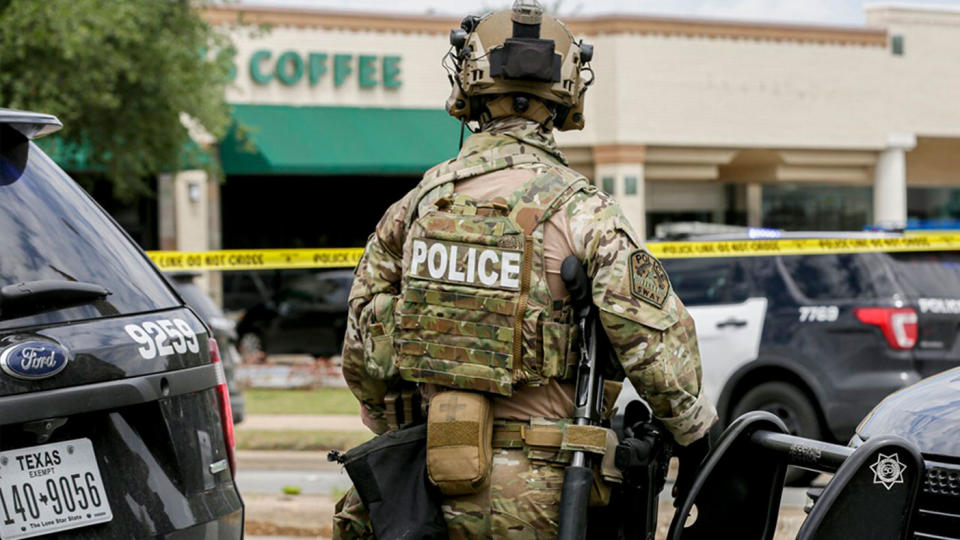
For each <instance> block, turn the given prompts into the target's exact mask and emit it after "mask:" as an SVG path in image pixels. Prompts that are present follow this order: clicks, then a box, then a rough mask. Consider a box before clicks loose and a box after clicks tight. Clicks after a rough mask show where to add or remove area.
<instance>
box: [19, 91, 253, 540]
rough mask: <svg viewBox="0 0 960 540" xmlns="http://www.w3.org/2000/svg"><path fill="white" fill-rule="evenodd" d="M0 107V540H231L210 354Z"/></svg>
mask: <svg viewBox="0 0 960 540" xmlns="http://www.w3.org/2000/svg"><path fill="white" fill-rule="evenodd" d="M59 127H60V122H59V121H58V120H57V119H56V118H54V117H52V116H49V115H44V114H36V113H28V112H20V111H12V110H5V109H0V231H3V234H0V368H2V370H0V538H3V539H5V540H9V539H20V538H31V537H36V536H43V535H55V536H56V537H58V538H91V539H92V538H98V539H99V538H118V539H120V538H123V539H129V538H174V537H175V538H185V537H190V538H195V537H196V538H240V537H241V536H242V528H243V504H242V501H241V499H240V495H239V493H238V491H237V488H236V486H235V484H234V481H233V474H234V468H235V459H234V440H233V422H232V418H231V412H230V401H229V392H228V389H227V385H226V382H225V379H224V374H223V370H222V366H221V364H220V362H219V353H218V349H217V346H216V341H214V340H212V339H211V334H210V332H209V330H208V329H207V328H206V327H205V325H204V324H203V323H202V322H201V320H200V319H199V318H198V317H197V315H196V314H195V313H194V312H193V311H192V310H190V309H189V308H187V307H185V306H184V303H183V301H182V300H181V299H180V297H178V296H177V294H176V293H175V292H174V291H173V290H172V289H171V288H170V286H169V285H168V284H167V282H166V281H165V280H164V279H163V278H162V277H161V275H160V274H159V273H158V271H157V270H156V268H155V267H154V266H153V265H152V264H151V263H150V261H149V260H148V259H147V258H146V256H145V255H144V253H143V252H142V251H141V250H140V249H139V248H138V247H137V246H136V245H135V244H134V242H133V241H132V240H131V239H130V238H129V237H128V236H127V235H126V234H124V232H123V231H122V230H121V229H120V228H119V227H118V226H117V224H116V223H115V222H114V221H113V220H111V219H110V217H109V216H107V215H106V214H105V213H104V212H103V210H102V209H101V208H100V207H99V206H98V205H97V204H96V203H95V202H94V201H93V200H92V199H91V198H90V197H89V196H88V195H87V194H86V193H85V192H84V191H83V190H82V189H80V187H79V186H78V185H77V184H76V183H75V182H73V181H72V180H71V179H70V178H69V177H68V176H67V175H66V174H65V173H64V172H63V171H62V170H61V169H60V168H59V167H57V165H56V164H55V163H54V162H53V161H51V160H50V158H49V157H47V156H46V155H44V153H43V152H42V151H41V150H40V149H39V148H38V147H37V146H36V145H35V144H34V143H33V142H31V139H34V138H36V137H40V136H42V135H46V134H48V133H51V132H53V131H56V130H57V129H59Z"/></svg>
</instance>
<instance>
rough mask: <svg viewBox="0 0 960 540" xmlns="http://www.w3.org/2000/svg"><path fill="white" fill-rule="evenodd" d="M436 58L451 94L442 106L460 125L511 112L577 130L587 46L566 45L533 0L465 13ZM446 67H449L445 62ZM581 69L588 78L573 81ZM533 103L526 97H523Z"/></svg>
mask: <svg viewBox="0 0 960 540" xmlns="http://www.w3.org/2000/svg"><path fill="white" fill-rule="evenodd" d="M450 44H451V45H452V46H453V50H451V52H450V53H448V55H447V56H446V57H445V58H444V62H445V64H444V66H445V67H448V68H451V67H452V70H453V73H450V82H451V84H452V86H453V90H452V92H451V94H450V98H449V99H448V100H447V104H446V109H447V112H448V113H450V115H451V116H453V117H454V118H457V119H459V120H462V121H467V122H469V121H480V120H489V119H492V118H497V117H500V116H507V115H519V116H523V117H526V118H529V119H531V120H534V121H537V122H539V123H541V124H544V125H547V124H549V123H551V122H552V124H553V126H554V127H556V128H557V129H559V130H561V131H566V130H571V129H582V128H583V124H584V120H583V98H584V94H585V93H586V90H587V87H589V86H590V84H591V83H592V82H593V72H592V70H591V69H590V67H589V65H588V64H589V62H590V60H591V59H592V58H593V46H592V45H587V44H585V43H583V42H582V41H580V42H577V41H575V40H574V37H573V34H572V33H571V32H570V30H569V29H568V28H567V26H566V25H565V24H563V23H562V22H560V21H559V20H557V19H556V18H554V17H551V16H549V15H544V14H543V7H541V6H540V4H539V2H537V1H536V0H516V2H514V5H513V9H512V10H503V11H498V12H494V13H490V14H487V15H486V16H484V17H482V18H481V17H476V16H473V15H470V16H467V17H466V18H464V19H463V22H462V23H461V25H460V28H457V29H454V30H451V31H450ZM448 60H450V61H452V62H451V63H452V64H453V65H452V66H449V65H448V64H447V63H446V62H447V61H448ZM586 71H589V72H590V73H591V77H590V79H589V80H584V78H583V77H582V76H581V75H582V74H583V73H584V72H586ZM531 98H533V99H531Z"/></svg>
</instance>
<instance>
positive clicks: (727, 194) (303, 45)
mask: <svg viewBox="0 0 960 540" xmlns="http://www.w3.org/2000/svg"><path fill="white" fill-rule="evenodd" d="M205 16H206V17H207V18H208V20H210V21H212V22H214V23H216V24H218V25H220V26H221V27H222V28H224V29H225V30H226V31H228V32H229V33H230V35H231V36H232V38H233V41H234V43H235V47H236V62H235V63H236V68H237V69H236V73H235V77H234V80H233V85H232V87H231V88H230V90H229V92H228V95H227V97H228V100H229V101H230V102H231V103H232V104H234V105H235V116H236V118H237V122H238V124H239V125H241V126H244V127H245V133H246V136H245V137H241V136H239V135H238V134H237V132H234V133H233V134H232V135H231V136H230V137H228V139H227V140H225V141H222V142H221V158H222V161H223V165H224V171H225V172H226V175H227V178H226V182H224V183H223V184H218V183H212V182H211V183H209V184H210V185H208V186H203V189H198V188H193V189H192V190H191V187H190V186H191V185H196V184H197V182H198V179H197V175H196V174H194V173H190V172H187V173H184V174H180V175H173V176H170V177H167V178H166V179H164V180H163V181H161V189H160V193H161V198H160V199H161V211H160V222H161V223H160V229H161V239H160V240H161V245H162V247H167V248H182V249H186V248H187V247H189V248H191V249H199V248H201V247H204V246H203V245H204V244H205V245H206V247H210V248H217V247H226V248H232V247H237V248H240V247H293V246H294V245H303V246H309V247H321V246H324V245H354V244H358V243H360V242H362V240H363V238H365V236H366V234H367V233H368V232H369V230H371V228H372V226H373V224H374V223H375V222H376V219H377V217H379V215H380V214H381V213H382V212H383V210H384V209H385V208H386V206H387V205H388V204H389V203H390V201H391V200H393V199H395V198H397V197H399V196H400V195H402V193H403V192H405V191H406V190H407V189H409V188H410V187H412V186H413V185H414V184H415V183H416V181H417V180H418V177H419V175H420V173H422V171H423V170H425V169H426V168H427V167H429V166H430V165H432V164H433V163H435V162H437V161H440V160H442V159H445V158H448V157H451V156H452V155H453V154H454V153H455V152H456V150H457V142H458V137H459V126H458V124H457V123H456V122H455V121H454V120H452V119H450V118H448V117H447V116H446V115H445V113H444V112H443V111H442V104H443V102H444V101H445V99H446V97H447V95H448V92H449V86H448V83H447V78H446V74H445V72H444V70H443V69H442V67H441V64H440V60H441V57H442V55H443V53H444V52H445V51H446V50H447V48H448V46H449V45H448V37H447V36H448V33H449V30H450V29H451V28H453V27H455V26H458V24H459V23H458V21H457V20H454V19H448V18H435V17H426V16H424V17H411V16H400V15H388V14H382V15H381V14H374V15H370V14H362V15H361V14H350V13H339V12H327V11H308V10H288V9H255V8H249V7H242V8H241V7H221V8H216V9H210V10H208V11H207V12H206V13H205ZM567 22H568V23H569V24H570V26H571V27H572V29H573V30H574V32H575V33H576V34H577V35H578V36H581V37H583V39H585V40H586V41H587V42H590V43H593V44H594V45H595V46H596V55H595V58H594V61H593V63H592V65H593V69H594V70H595V72H596V84H595V85H594V86H593V87H592V89H591V90H590V92H589V94H588V98H587V101H588V103H587V109H586V117H587V127H586V129H585V130H584V131H582V132H577V133H562V134H559V135H558V138H559V140H560V142H561V145H562V147H563V148H564V149H565V151H566V153H567V155H568V157H569V158H570V161H571V163H572V165H573V166H574V167H576V168H577V169H578V170H580V171H582V172H583V173H584V174H586V175H588V176H589V177H591V178H593V179H594V181H595V182H596V183H597V185H599V186H601V187H602V188H603V189H606V190H607V191H609V192H611V193H613V194H614V195H615V196H616V197H617V198H618V199H619V200H620V201H621V203H622V204H623V206H624V207H625V209H626V210H627V211H628V214H629V216H630V218H631V220H632V221H633V223H634V226H635V227H636V228H637V229H639V230H641V231H645V232H646V234H648V235H651V234H653V232H654V230H653V229H654V228H655V226H656V225H658V224H660V223H665V222H671V221H705V222H714V223H730V224H742V225H747V224H749V225H753V226H766V227H779V228H790V229H820V230H823V229H860V228H863V227H864V226H867V225H871V224H878V223H879V224H883V225H892V226H902V225H904V224H905V222H906V221H907V219H908V218H916V219H934V218H950V219H958V218H960V9H951V8H917V7H909V8H908V7H898V6H896V5H873V6H869V7H867V8H866V26H865V27H853V28H847V27H821V26H799V25H797V26H794V25H782V24H755V23H742V22H725V21H714V20H692V19H671V18H658V17H637V16H620V15H617V16H604V17H595V18H574V19H571V20H569V21H567ZM241 131H244V130H241ZM198 206H205V207H207V210H205V211H194V210H191V209H192V208H195V207H198ZM221 216H222V218H221ZM345 223H346V225H345ZM305 229H309V230H308V231H307V232H304V230H305Z"/></svg>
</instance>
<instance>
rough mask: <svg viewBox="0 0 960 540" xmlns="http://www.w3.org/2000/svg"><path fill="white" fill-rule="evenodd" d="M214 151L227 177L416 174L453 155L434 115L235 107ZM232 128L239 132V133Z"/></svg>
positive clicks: (451, 126)
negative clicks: (229, 123)
mask: <svg viewBox="0 0 960 540" xmlns="http://www.w3.org/2000/svg"><path fill="white" fill-rule="evenodd" d="M233 108H234V113H233V114H234V127H233V128H231V130H230V133H229V134H228V135H227V137H226V138H225V139H224V141H223V142H222V144H221V147H220V160H221V163H222V164H223V169H224V172H225V173H226V174H228V175H230V174H236V175H240V174H257V175H259V174H329V175H335V174H348V175H378V174H421V173H423V172H424V171H426V170H427V169H429V168H430V167H432V166H434V165H436V164H437V163H439V162H441V161H444V160H447V159H450V158H452V157H454V156H455V155H456V154H457V148H458V144H459V137H460V124H459V123H458V122H457V121H456V120H454V119H453V118H451V117H450V116H449V115H447V113H446V112H444V111H443V110H439V109H379V108H360V107H293V106H286V105H234V106H233ZM238 126H239V131H238Z"/></svg>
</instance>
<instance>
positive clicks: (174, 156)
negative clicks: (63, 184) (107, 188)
mask: <svg viewBox="0 0 960 540" xmlns="http://www.w3.org/2000/svg"><path fill="white" fill-rule="evenodd" d="M200 4H201V2H197V1H190V0H0V107H8V108H15V109H27V110H34V111H42V112H48V113H51V114H55V115H57V116H58V117H59V118H60V120H61V121H63V124H64V128H63V130H62V131H61V132H60V133H58V135H59V136H60V137H61V139H62V140H63V142H64V143H65V146H66V147H68V148H73V149H82V151H83V153H84V154H85V155H86V158H87V160H88V162H89V163H90V164H91V165H93V166H94V167H95V168H97V169H100V170H102V171H103V172H104V173H105V174H106V175H107V177H108V178H110V180H111V181H112V182H113V183H114V189H115V192H116V194H117V195H118V196H120V197H122V198H126V199H130V198H133V197H136V196H137V195H140V194H143V193H146V192H147V189H148V188H147V186H146V184H145V182H144V181H143V178H145V177H148V176H149V175H153V174H156V173H158V172H161V171H165V170H172V169H176V168H177V166H178V165H179V164H180V163H181V160H182V159H183V155H182V153H183V149H184V147H185V145H186V144H187V143H188V142H189V141H190V140H191V139H190V135H189V133H188V131H187V128H186V127H185V126H184V122H183V121H182V119H183V118H189V119H192V121H193V123H195V124H197V125H199V126H202V128H203V129H204V130H206V131H207V132H208V133H209V134H211V135H213V136H214V137H216V138H218V139H219V137H220V136H222V135H223V133H224V132H225V130H226V128H227V127H228V124H229V121H230V113H229V108H228V106H227V104H226V101H225V94H224V90H225V85H226V84H228V82H229V81H228V79H229V71H230V58H229V55H230V50H231V49H230V47H229V42H228V41H227V40H226V38H225V37H224V36H222V35H221V34H220V33H218V32H217V30H216V29H215V28H213V27H212V26H211V25H210V24H208V23H207V22H206V21H204V20H203V19H202V18H201V15H200V13H199V8H200V7H202V6H201V5H200ZM214 51H219V52H217V53H215V52H214ZM211 162H213V160H211Z"/></svg>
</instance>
